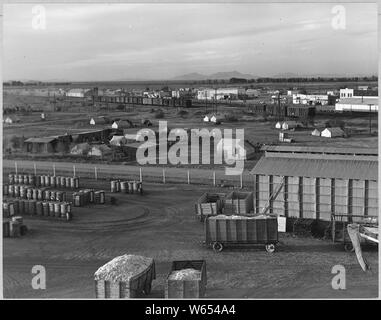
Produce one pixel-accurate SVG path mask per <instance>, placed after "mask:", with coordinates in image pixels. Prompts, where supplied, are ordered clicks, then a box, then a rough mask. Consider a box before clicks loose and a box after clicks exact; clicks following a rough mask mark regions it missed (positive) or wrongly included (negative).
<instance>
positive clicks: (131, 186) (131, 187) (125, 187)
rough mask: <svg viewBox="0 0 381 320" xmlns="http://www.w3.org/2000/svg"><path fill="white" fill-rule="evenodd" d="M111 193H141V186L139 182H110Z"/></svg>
mask: <svg viewBox="0 0 381 320" xmlns="http://www.w3.org/2000/svg"><path fill="white" fill-rule="evenodd" d="M111 192H121V193H140V194H142V193H143V184H142V182H139V181H135V180H133V181H121V180H111Z"/></svg>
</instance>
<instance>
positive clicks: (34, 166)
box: [33, 163, 37, 176]
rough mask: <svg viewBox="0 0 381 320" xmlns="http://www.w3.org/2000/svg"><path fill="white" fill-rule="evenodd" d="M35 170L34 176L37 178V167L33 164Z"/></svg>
mask: <svg viewBox="0 0 381 320" xmlns="http://www.w3.org/2000/svg"><path fill="white" fill-rule="evenodd" d="M33 168H34V175H35V176H37V166H36V164H35V163H33Z"/></svg>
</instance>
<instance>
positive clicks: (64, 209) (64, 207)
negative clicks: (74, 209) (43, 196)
mask: <svg viewBox="0 0 381 320" xmlns="http://www.w3.org/2000/svg"><path fill="white" fill-rule="evenodd" d="M60 213H61V215H60V216H61V218H65V217H66V213H67V203H66V202H61V204H60Z"/></svg>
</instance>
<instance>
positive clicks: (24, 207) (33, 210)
mask: <svg viewBox="0 0 381 320" xmlns="http://www.w3.org/2000/svg"><path fill="white" fill-rule="evenodd" d="M24 214H26V215H30V216H44V217H52V218H62V219H65V220H67V221H69V220H71V218H72V210H71V203H70V202H58V201H37V200H24V199H13V200H12V201H7V200H5V201H3V216H4V217H12V216H15V215H24Z"/></svg>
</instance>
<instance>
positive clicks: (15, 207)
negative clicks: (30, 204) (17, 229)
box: [13, 199, 20, 214]
mask: <svg viewBox="0 0 381 320" xmlns="http://www.w3.org/2000/svg"><path fill="white" fill-rule="evenodd" d="M19 203H20V201H19V200H17V199H16V200H15V201H13V206H14V209H15V214H20V211H19V207H20V204H19Z"/></svg>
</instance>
